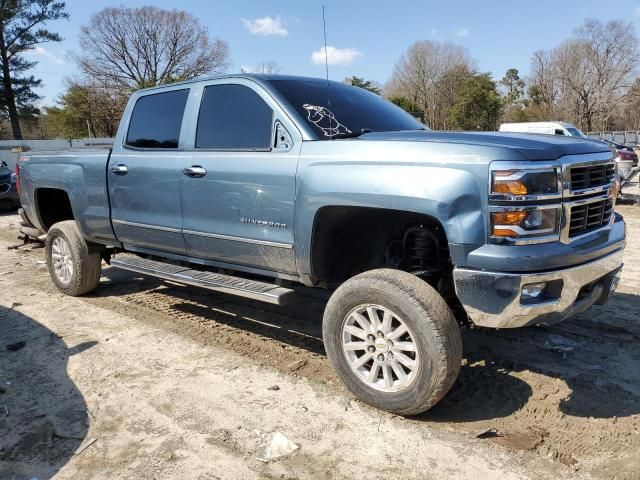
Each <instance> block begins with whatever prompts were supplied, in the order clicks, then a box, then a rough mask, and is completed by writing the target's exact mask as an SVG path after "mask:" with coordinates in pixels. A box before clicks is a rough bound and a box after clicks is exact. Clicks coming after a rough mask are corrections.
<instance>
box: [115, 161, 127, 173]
mask: <svg viewBox="0 0 640 480" xmlns="http://www.w3.org/2000/svg"><path fill="white" fill-rule="evenodd" d="M128 172H129V168H128V167H127V166H126V165H123V164H122V163H120V164H118V165H113V166H112V167H111V173H114V174H116V175H126V174H127V173H128Z"/></svg>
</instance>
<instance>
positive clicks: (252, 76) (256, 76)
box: [138, 73, 339, 92]
mask: <svg viewBox="0 0 640 480" xmlns="http://www.w3.org/2000/svg"><path fill="white" fill-rule="evenodd" d="M226 78H245V79H247V80H259V81H269V80H301V81H309V80H318V81H326V80H325V79H323V78H318V77H303V76H298V75H280V74H275V73H229V74H225V75H210V76H204V77H198V78H193V79H191V80H184V81H182V82H174V83H165V84H162V85H156V86H154V87H148V88H142V89H140V90H138V92H148V91H150V90H157V89H161V88H165V87H170V86H171V87H173V86H176V85H189V84H192V83H198V82H206V81H209V80H223V79H226ZM330 81H333V80H330ZM337 83H339V82H337Z"/></svg>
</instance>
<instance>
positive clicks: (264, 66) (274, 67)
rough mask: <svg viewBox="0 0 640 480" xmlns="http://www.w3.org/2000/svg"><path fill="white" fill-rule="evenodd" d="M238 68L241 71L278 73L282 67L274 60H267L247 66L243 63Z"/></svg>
mask: <svg viewBox="0 0 640 480" xmlns="http://www.w3.org/2000/svg"><path fill="white" fill-rule="evenodd" d="M240 70H241V71H242V73H280V72H282V67H281V66H280V65H278V63H277V62H274V61H273V60H272V61H269V62H262V63H261V64H259V65H256V66H255V67H248V66H245V65H243V66H242V67H240Z"/></svg>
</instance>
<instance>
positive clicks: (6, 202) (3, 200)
mask: <svg viewBox="0 0 640 480" xmlns="http://www.w3.org/2000/svg"><path fill="white" fill-rule="evenodd" d="M19 206H20V197H19V196H18V190H17V188H16V175H15V174H14V173H13V172H12V171H11V169H10V168H9V165H7V162H5V161H0V209H2V210H12V209H16V208H18V207H19Z"/></svg>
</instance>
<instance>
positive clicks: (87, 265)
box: [45, 220, 102, 297]
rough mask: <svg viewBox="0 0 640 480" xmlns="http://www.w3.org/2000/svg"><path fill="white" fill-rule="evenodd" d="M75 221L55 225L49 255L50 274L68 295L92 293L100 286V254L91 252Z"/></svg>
mask: <svg viewBox="0 0 640 480" xmlns="http://www.w3.org/2000/svg"><path fill="white" fill-rule="evenodd" d="M91 250H92V249H90V248H89V245H88V244H87V242H86V241H85V239H84V238H83V237H82V235H81V234H80V230H79V229H78V226H77V225H76V222H75V221H74V220H67V221H64V222H59V223H56V224H54V225H53V226H52V227H51V228H50V229H49V232H48V233H47V240H46V243H45V255H46V258H47V267H48V269H49V275H50V276H51V279H52V280H53V282H54V283H55V284H56V286H57V287H58V289H60V290H61V291H62V292H64V293H66V294H67V295H71V296H74V297H75V296H78V295H84V294H85V293H89V292H91V291H93V290H95V288H96V287H97V286H98V284H99V283H100V273H101V263H102V259H101V257H100V253H99V252H97V251H91Z"/></svg>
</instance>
